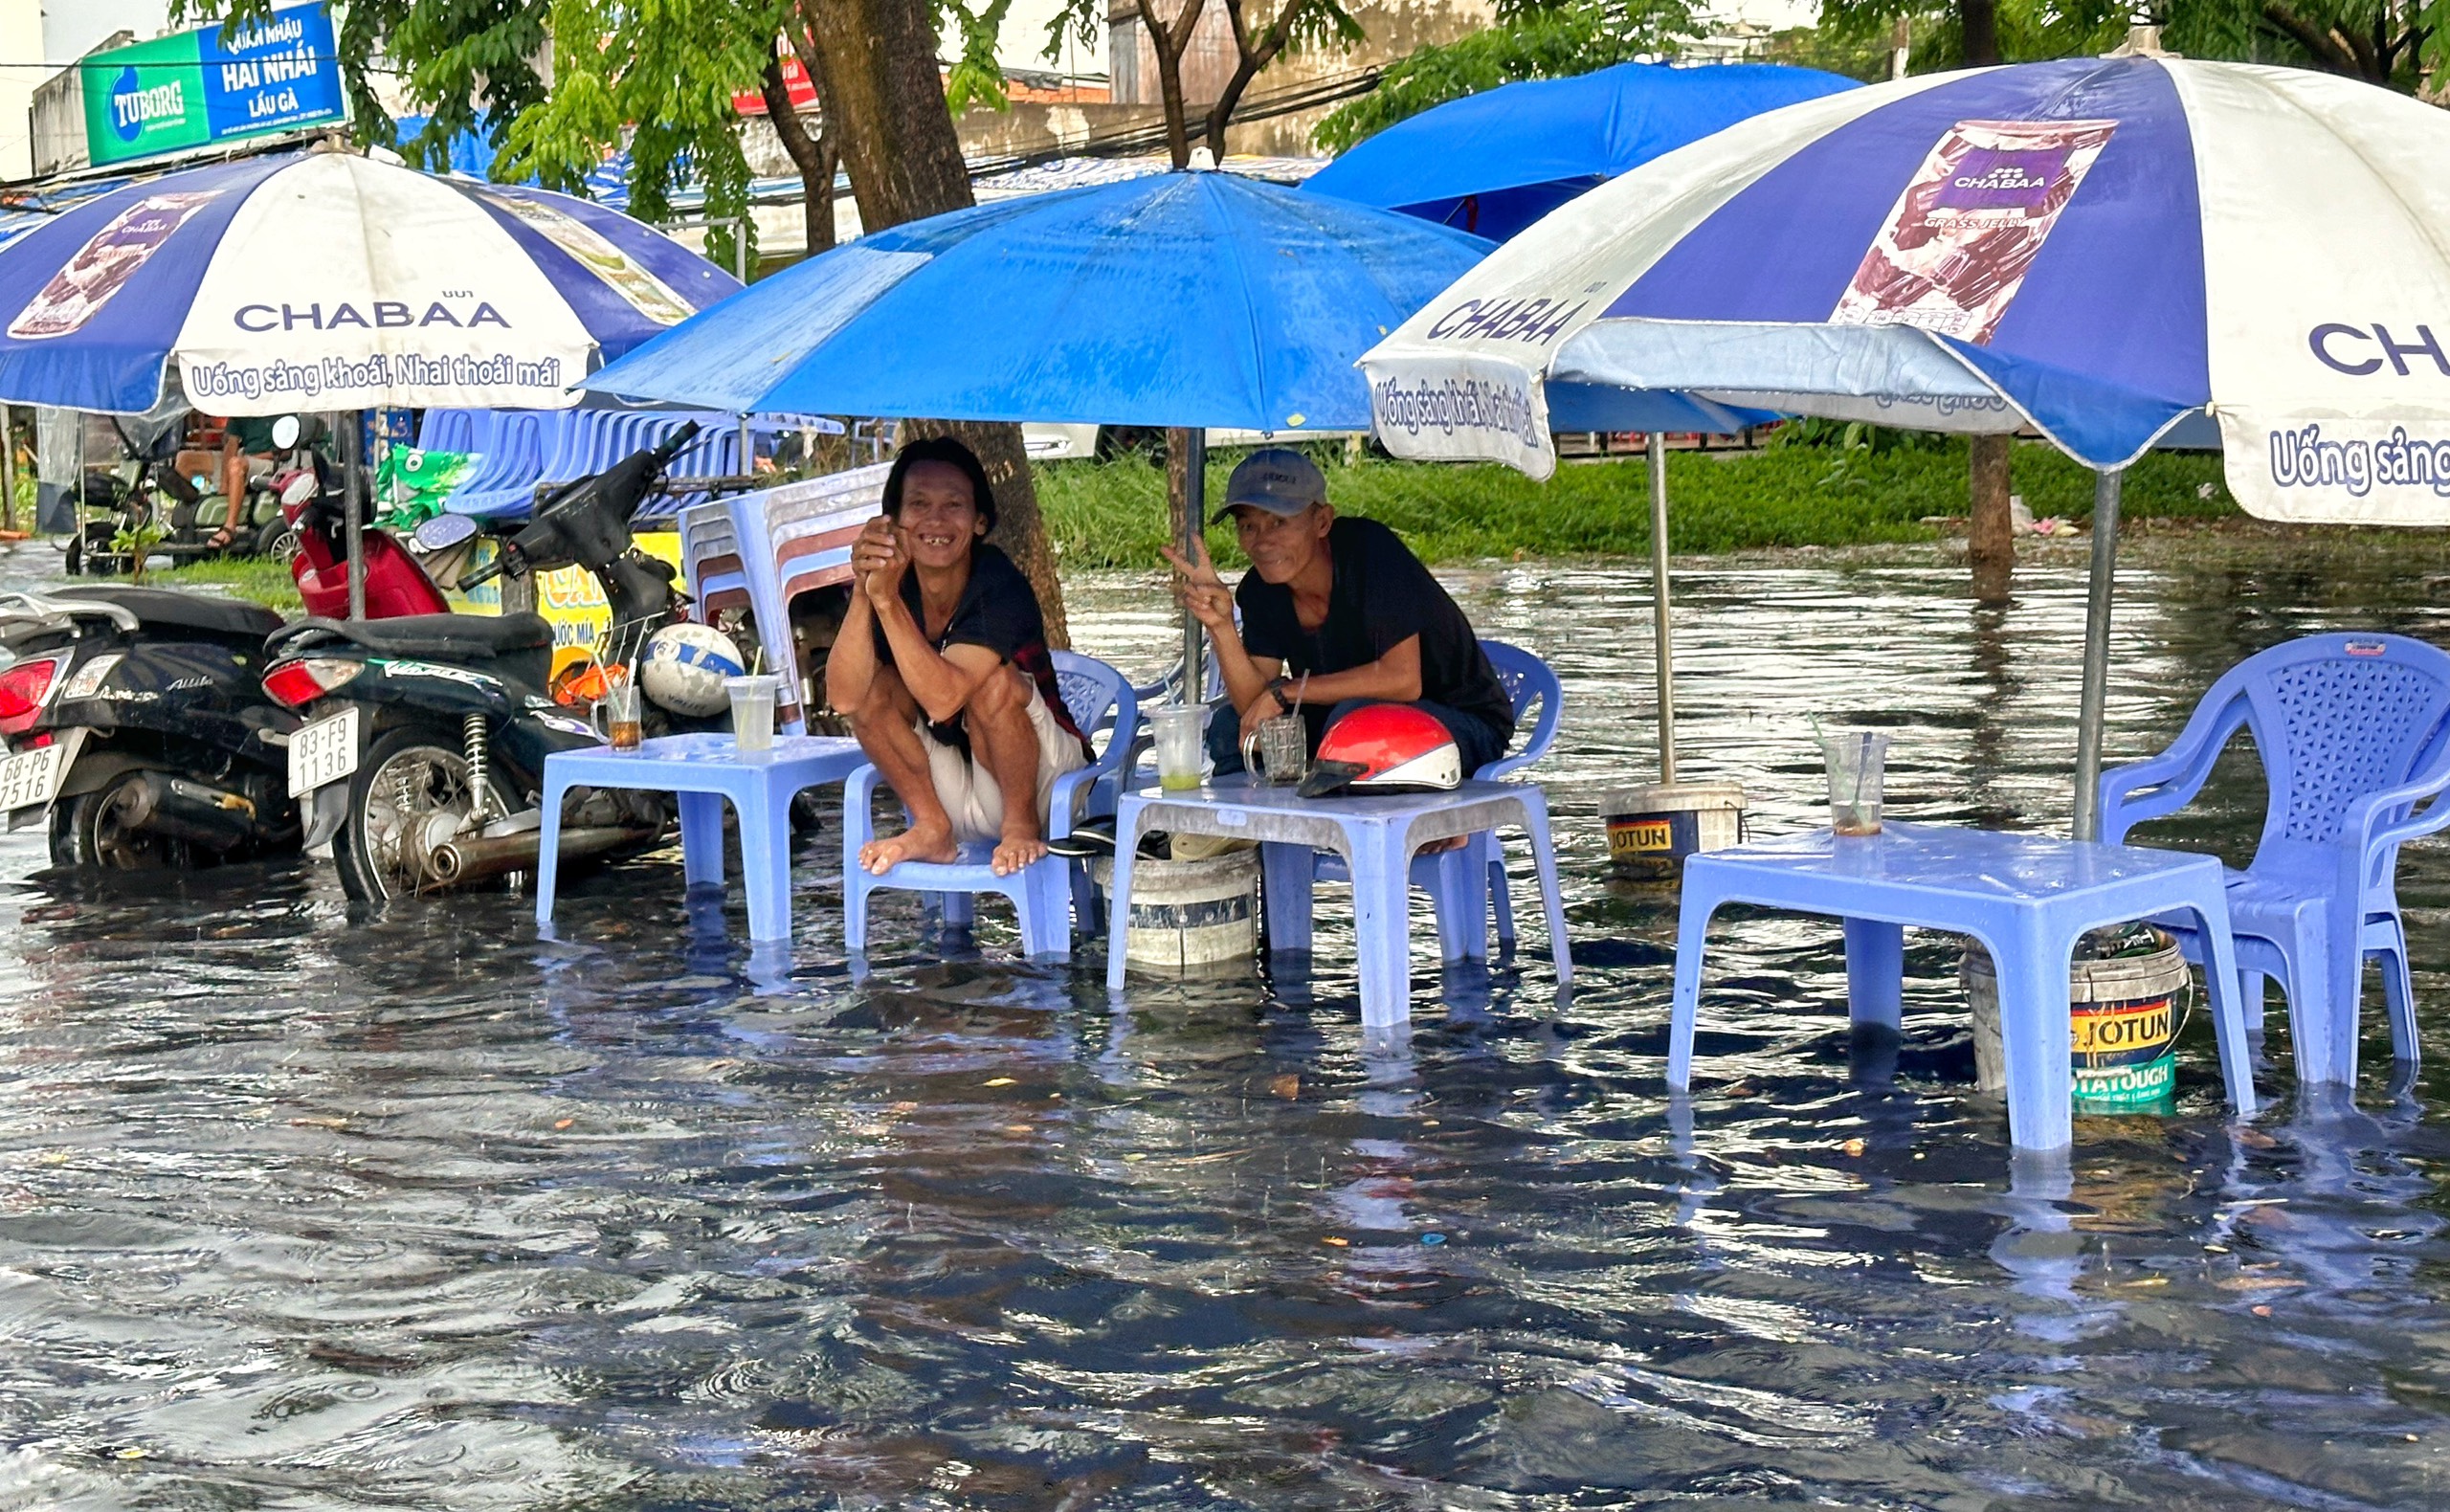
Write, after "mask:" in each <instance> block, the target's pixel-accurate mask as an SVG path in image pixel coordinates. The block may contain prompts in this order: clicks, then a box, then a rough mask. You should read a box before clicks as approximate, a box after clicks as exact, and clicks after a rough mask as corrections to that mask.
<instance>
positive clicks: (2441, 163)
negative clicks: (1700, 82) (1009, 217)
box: [1363, 52, 2450, 833]
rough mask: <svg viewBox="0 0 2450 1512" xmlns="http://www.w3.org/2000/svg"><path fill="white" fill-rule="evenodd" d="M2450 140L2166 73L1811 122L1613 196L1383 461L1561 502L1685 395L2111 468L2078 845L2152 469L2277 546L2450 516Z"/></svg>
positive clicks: (1551, 247) (1380, 398)
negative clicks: (2192, 474) (2268, 531)
mask: <svg viewBox="0 0 2450 1512" xmlns="http://www.w3.org/2000/svg"><path fill="white" fill-rule="evenodd" d="M2444 228H2450V114H2445V113H2444V112H2442V111H2440V110H2438V109H2435V108H2434V107H2432V106H2430V105H2425V104H2421V103H2419V102H2417V100H2410V99H2408V98H2406V97H2404V96H2400V95H2395V94H2393V93H2391V92H2389V91H2387V90H2383V89H2379V88H2375V87H2373V86H2372V85H2369V84H2362V83H2357V82H2354V81H2352V80H2349V79H2345V78H2336V77H2334V76H2331V75H2328V74H2317V73H2310V72H2306V71H2303V70H2297V69H2285V68H2271V67H2263V66H2257V65H2250V64H2240V63H2208V62H2194V61H2189V60H2183V59H2179V58H2173V57H2168V56H2161V55H2158V54H2157V53H2150V52H2148V53H2147V54H2145V55H2143V56H2136V55H2133V54H2127V55H2125V56H2111V57H2106V58H2096V59H2073V60H2067V61H2062V62H2054V63H2031V64H2023V65H2019V66H2015V67H2008V68H1998V69H1987V70H1972V71H1967V72H1963V73H1954V74H1940V75H1932V76H1927V77H1924V78H1910V79H1902V80H1898V81H1896V82H1892V83H1887V84H1877V85H1873V86H1870V87H1868V88H1864V89H1860V90H1850V91H1847V92H1845V93H1843V94H1838V95H1832V96H1829V97H1827V98H1825V99H1820V100H1811V101H1807V102H1805V103H1802V104H1796V105H1791V106H1788V107H1786V108H1785V109H1782V110H1776V111H1772V112H1770V113H1768V114H1765V115H1761V116H1756V117H1754V118H1752V119H1751V120H1749V121H1746V122H1741V123H1739V124H1737V125H1735V126H1732V127H1729V128H1728V129H1727V130H1726V131H1723V132H1720V133H1719V134H1718V135H1716V136H1713V137H1709V138H1706V139H1704V140H1703V141H1701V142H1697V143H1695V144H1693V145H1690V146H1687V147H1683V148H1681V149H1679V150H1678V151H1675V152H1671V153H1669V154H1667V155H1666V156H1664V157H1660V158H1658V159H1655V160H1654V161H1652V162H1650V163H1648V164H1646V165H1644V166H1643V167H1638V168H1636V169H1635V170H1634V171H1632V172H1631V173H1628V174H1626V175H1625V176H1624V177H1622V178H1619V179H1615V180H1613V181H1612V182H1610V183H1608V184H1606V185H1604V186H1602V187H1601V188H1599V189H1594V190H1593V191H1592V192H1591V193H1589V194H1587V195H1585V196H1583V197H1582V198H1581V199H1578V200H1576V201H1574V202H1573V203H1572V204H1570V205H1568V206H1566V207H1565V208H1563V209H1562V210H1559V211H1556V212H1555V213H1554V214H1551V215H1549V216H1548V218H1547V219H1545V220H1543V221H1541V222H1540V223H1539V224H1538V225H1536V226H1534V227H1532V228H1531V229H1530V230H1529V231H1526V232H1525V233H1523V234H1522V235H1520V236H1518V237H1516V238H1515V239H1514V240H1512V241H1510V242H1508V243H1506V244H1505V245H1504V246H1503V247H1501V248H1500V249H1499V250H1498V251H1497V252H1495V253H1494V254H1492V255H1491V256H1489V257H1488V258H1487V260H1486V261H1484V262H1482V263H1481V265H1480V266H1479V267H1477V268H1475V269H1474V270H1473V271H1472V272H1471V273H1469V274H1467V275H1466V276H1464V277H1463V278H1461V279H1459V280H1458V281H1457V282H1456V283H1455V285H1454V286H1453V287H1451V288H1449V289H1448V290H1446V292H1444V293H1443V294H1441V295H1439V296H1438V297H1437V298H1436V299H1434V300H1430V301H1429V303H1428V304H1427V305H1425V306H1424V307H1423V308H1422V309H1421V311H1420V312H1419V313H1418V314H1417V315H1415V316H1414V317H1413V318H1412V319H1411V320H1410V321H1408V322H1405V323H1404V325H1403V327H1402V328H1401V329H1399V330H1397V331H1396V332H1395V333H1394V334H1393V335H1392V336H1391V337H1390V338H1389V339H1388V340H1386V341H1385V342H1382V343H1380V344H1379V345H1377V346H1376V347H1374V348H1372V349H1371V350H1370V353H1369V354H1368V355H1367V356H1366V357H1365V358H1364V359H1363V366H1364V367H1365V368H1366V369H1367V371H1368V373H1369V376H1370V386H1371V400H1372V406H1373V419H1374V423H1375V425H1376V428H1377V432H1378V434H1379V436H1380V437H1381V439H1382V440H1383V441H1384V442H1385V443H1386V445H1387V446H1388V447H1389V449H1391V450H1392V451H1393V452H1395V453H1397V454H1399V455H1402V456H1423V457H1487V458H1493V459H1496V460H1501V461H1505V462H1509V463H1511V464H1513V465H1515V466H1517V467H1519V468H1522V469H1523V470H1524V471H1526V472H1528V473H1531V474H1533V475H1535V476H1540V477H1545V476H1547V475H1548V472H1549V471H1550V470H1551V469H1552V468H1553V467H1554V466H1555V452H1554V450H1553V448H1552V446H1551V444H1550V441H1549V432H1550V430H1551V428H1552V426H1553V427H1554V428H1555V429H1560V430H1619V429H1631V428H1633V427H1634V426H1637V425H1639V424H1641V421H1640V420H1639V419H1638V418H1637V416H1638V415H1639V414H1641V413H1642V412H1643V411H1646V410H1647V409H1648V408H1649V407H1650V406H1651V405H1652V404H1654V403H1655V402H1656V399H1657V397H1658V396H1659V395H1660V394H1662V393H1678V394H1684V395H1689V396H1694V397H1699V398H1706V399H1709V400H1714V401H1716V402H1718V403H1721V404H1726V405H1733V406H1743V407H1748V408H1757V409H1763V410H1775V411H1786V412H1789V413H1802V414H1817V415H1827V416H1832V417H1836V418H1841V419H1848V420H1869V421H1875V422H1878V423H1880V424H1883V425H1893V426H1900V427H1904V428H1908V429H1921V430H1933V431H1952V432H1959V433H1966V434H1986V433H1987V434H1998V433H2002V432H2015V431H2017V430H2021V429H2023V428H2025V427H2027V426H2031V427H2033V428H2034V429H2036V430H2038V432H2039V433H2040V434H2042V435H2043V436H2045V437H2047V438H2048V439H2049V440H2050V441H2051V442H2053V443H2055V444H2056V445H2057V446H2059V447H2060V449H2061V450H2062V451H2064V452H2066V453H2067V454H2068V455H2070V456H2074V457H2076V458H2078V459H2079V460H2081V461H2083V462H2084V463H2085V464H2086V465H2088V466H2090V467H2093V468H2095V469H2097V470H2098V471H2100V472H2101V473H2102V474H2103V476H2104V479H2105V483H2104V487H2103V489H2102V491H2101V493H2102V501H2103V503H2104V505H2105V509H2104V510H2103V511H2102V514H2101V519H2102V520H2103V521H2104V522H2105V523H2106V524H2108V525H2110V526H2111V528H2110V529H2105V530H2102V531H2100V532H2097V540H2096V543H2095V550H2094V573H2095V577H2094V591H2093V611H2092V614H2091V616H2090V621H2089V623H2088V625H2087V634H2086V647H2085V655H2086V667H2085V672H2086V677H2085V690H2084V709H2083V724H2082V726H2081V730H2080V735H2079V759H2078V789H2077V805H2078V808H2077V814H2078V818H2077V824H2078V830H2079V833H2084V832H2085V830H2086V829H2087V826H2088V821H2089V817H2090V813H2089V811H2090V808H2091V802H2090V800H2091V796H2092V794H2091V787H2092V778H2093V770H2094V768H2095V767H2097V766H2098V759H2099V754H2098V753H2099V748H2100V739H2101V708H2102V698H2103V686H2104V681H2105V678H2106V658H2107V636H2108V602H2109V595H2108V583H2109V575H2110V567H2111V557H2110V543H2111V541H2112V540H2113V539H2114V534H2115V530H2114V526H2115V521H2116V506H2117V477H2118V474H2119V472H2120V470H2122V469H2124V468H2125V467H2126V466H2127V464H2128V463H2130V462H2132V461H2133V460H2134V459H2135V458H2136V457H2137V456H2141V455H2142V454H2143V453H2144V452H2145V451H2146V450H2147V449H2149V448H2150V447H2151V446H2153V445H2155V444H2165V443H2167V442H2169V441H2171V440H2173V439H2176V438H2178V437H2181V436H2183V437H2184V438H2185V439H2186V440H2187V441H2189V442H2190V443H2193V444H2214V443H2216V444H2218V445H2220V446H2221V448H2222V449H2223V452H2224V454H2225V457H2224V460H2225V467H2226V472H2227V477H2228V482H2229V488H2230V491H2231V492H2232V493H2233V494H2234V495H2235V496H2236V497H2237V499H2238V502H2239V503H2241V504H2243V505H2244V506H2245V508H2246V509H2247V510H2248V511H2249V512H2250V513H2253V514H2255V515H2258V516H2261V517H2262V518H2265V519H2272V520H2295V521H2338V522H2356V523H2399V524H2442V523H2450V232H2445V229H2444Z"/></svg>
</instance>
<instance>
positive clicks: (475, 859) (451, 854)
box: [426, 824, 655, 887]
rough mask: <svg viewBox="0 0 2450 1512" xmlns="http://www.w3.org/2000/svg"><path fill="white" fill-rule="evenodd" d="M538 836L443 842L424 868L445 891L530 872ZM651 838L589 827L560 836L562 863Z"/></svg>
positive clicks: (648, 834) (611, 827)
mask: <svg viewBox="0 0 2450 1512" xmlns="http://www.w3.org/2000/svg"><path fill="white" fill-rule="evenodd" d="M540 835H541V832H539V831H536V830H523V831H522V832H520V833H519V834H501V835H495V836H492V837H490V838H488V837H486V836H483V835H470V836H468V837H466V838H464V839H457V840H446V841H444V842H443V843H442V844H440V845H437V846H435V847H434V854H433V856H430V857H428V858H427V862H426V867H427V870H428V871H429V872H431V873H432V874H433V877H434V880H435V881H436V882H438V883H440V884H441V885H442V886H445V887H461V886H465V885H466V884H468V883H470V882H477V881H482V880H484V879H485V878H489V877H500V876H501V875H502V874H503V873H505V872H532V871H534V870H535V869H536V856H537V850H538V846H539V843H540ZM653 838H655V832H653V831H651V830H634V829H630V828H628V827H626V826H623V825H617V824H604V825H591V826H589V827H587V828H584V829H577V830H564V831H563V832H562V847H561V849H562V859H563V860H564V861H583V860H586V859H588V858H589V857H590V856H601V855H603V854H604V853H605V852H607V851H610V850H614V849H617V848H618V847H620V846H624V845H630V844H633V843H635V842H637V841H641V840H651V839H653Z"/></svg>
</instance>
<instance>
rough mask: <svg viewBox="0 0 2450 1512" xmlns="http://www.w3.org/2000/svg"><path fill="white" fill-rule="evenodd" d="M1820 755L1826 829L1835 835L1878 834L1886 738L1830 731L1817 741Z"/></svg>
mask: <svg viewBox="0 0 2450 1512" xmlns="http://www.w3.org/2000/svg"><path fill="white" fill-rule="evenodd" d="M1820 753H1821V756H1822V758H1823V759H1824V760H1826V761H1827V762H1828V764H1829V828H1830V829H1831V830H1832V831H1833V832H1835V833H1836V834H1880V797H1881V783H1882V777H1883V773H1882V767H1883V766H1884V765H1885V764H1886V762H1887V759H1888V736H1887V735H1886V734H1885V733H1883V732H1882V731H1880V730H1832V731H1830V732H1829V733H1828V734H1826V735H1823V736H1821V737H1820Z"/></svg>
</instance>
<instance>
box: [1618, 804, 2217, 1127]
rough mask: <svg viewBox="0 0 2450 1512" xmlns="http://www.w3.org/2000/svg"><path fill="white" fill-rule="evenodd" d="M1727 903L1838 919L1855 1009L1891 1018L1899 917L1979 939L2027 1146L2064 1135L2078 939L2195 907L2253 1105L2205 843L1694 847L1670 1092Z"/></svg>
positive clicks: (1845, 842) (2011, 840) (1827, 838)
mask: <svg viewBox="0 0 2450 1512" xmlns="http://www.w3.org/2000/svg"><path fill="white" fill-rule="evenodd" d="M1726 903H1758V904H1762V905H1765V906H1768V907H1771V908H1791V909H1793V910H1795V911H1797V912H1799V913H1812V914H1820V915H1824V916H1826V917H1831V918H1836V919H1840V920H1843V921H1844V922H1845V931H1846V999H1847V1005H1848V1009H1849V1012H1850V1014H1851V1016H1852V1018H1853V1019H1854V1021H1855V1022H1856V1023H1858V1024H1881V1025H1885V1026H1886V1027H1888V1028H1889V1029H1891V1030H1894V1029H1896V1028H1897V1027H1898V1024H1899V1018H1900V1012H1901V1006H1902V999H1903V993H1904V950H1905V945H1904V933H1905V931H1904V926H1905V925H1907V924H1912V925H1915V926H1916V927H1918V928H1925V929H1946V930H1949V931H1950V932H1952V933H1955V934H1963V935H1971V936H1972V937H1973V938H1974V939H1976V940H1979V941H1980V942H1981V943H1982V945H1983V947H1984V948H1985V949H1987V950H1989V951H1990V952H1991V960H1992V963H1993V967H1995V968H1996V971H1997V976H1998V982H1999V1034H2000V1043H2001V1049H2002V1051H2003V1053H2004V1057H2005V1059H2006V1061H2007V1073H2008V1133H2009V1138H2010V1140H2011V1141H2012V1142H2013V1143H2014V1144H2015V1145H2016V1147H2017V1148H2019V1149H2029V1150H2037V1151H2053V1150H2060V1149H2064V1148H2066V1147H2067V1145H2068V1143H2069V1140H2070V1138H2071V1126H2070V1117H2069V1112H2068V1098H2069V1096H2070V1095H2071V1093H2072V1092H2073V1079H2074V1078H2073V1077H2072V1076H2071V1074H2070V1073H2069V1071H2068V1053H2069V1050H2070V1048H2071V1038H2072V1035H2071V1028H2070V1012H2069V1007H2068V973H2069V970H2070V967H2071V965H2072V963H2073V960H2074V956H2075V947H2076V942H2077V940H2078V939H2079V938H2081V937H2082V936H2083V934H2084V933H2085V932H2086V931H2087V930H2092V929H2099V928H2102V927H2103V926H2105V925H2107V924H2117V923H2127V921H2129V920H2135V919H2143V918H2147V917H2149V916H2150V915H2153V914H2163V913H2174V912H2186V913H2192V914H2194V916H2195V917H2196V918H2197V919H2199V920H2201V921H2202V926H2203V939H2204V942H2205V945H2204V954H2205V956H2206V961H2205V968H2204V973H2203V976H2204V985H2205V987H2206V988H2207V989H2209V995H2210V997H2211V1000H2212V1017H2213V1027H2214V1031H2215V1033H2216V1035H2217V1036H2218V1039H2219V1042H2220V1074H2221V1077H2222V1078H2223V1079H2224V1080H2226V1082H2227V1083H2228V1090H2229V1101H2230V1103H2231V1104H2232V1105H2233V1106H2235V1107H2236V1108H2237V1110H2238V1116H2239V1117H2244V1116H2245V1115H2247V1114H2250V1113H2252V1112H2253V1111H2254V1110H2255V1090H2254V1077H2253V1073H2252V1071H2251V1070H2250V1068H2249V1064H2248V1060H2247V1054H2246V1027H2245V1018H2244V1014H2243V1012H2242V1011H2241V1009H2240V1007H2239V1004H2238V970H2237V960H2236V956H2235V954H2234V952H2233V949H2232V946H2231V944H2230V939H2229V904H2228V898H2227V888H2226V884H2225V882H2224V880H2223V878H2222V876H2221V872H2220V863H2219V861H2218V860H2216V858H2214V857H2212V856H2189V855H2185V854H2182V853H2180V852H2176V851H2152V850H2146V849H2143V848H2141V847H2137V846H2127V845H2098V844H2093V843H2090V842H2086V841H2078V840H2062V839H2059V838H2056V837H2054V836H2050V835H2041V834H2001V833H1999V832H1997V831H1993V830H1963V829H1956V828H1953V827H1951V826H1948V825H1934V824H1903V823H1898V822H1896V821H1891V822H1889V823H1888V824H1886V825H1883V826H1882V829H1881V832H1880V833H1879V834H1869V835H1860V836H1844V837H1840V836H1837V835H1833V834H1831V833H1830V832H1829V831H1827V830H1815V831H1814V832H1812V833H1810V834H1796V835H1788V836H1784V837H1782V838H1779V839H1775V840H1765V841H1762V842H1760V843H1758V844H1754V845H1741V846H1737V847H1736V848H1734V849H1733V850H1726V851H1707V852H1704V853H1703V854H1701V855H1699V856H1693V857H1691V858H1690V859H1688V860H1686V861H1685V863H1684V880H1683V907H1682V915H1681V917H1680V920H1679V923H1678V927H1677V936H1676V1008H1675V1016H1674V1020H1673V1023H1672V1025H1671V1028H1670V1032H1669V1040H1668V1051H1667V1084H1668V1086H1669V1087H1671V1088H1673V1089H1676V1090H1679V1091H1682V1089H1683V1088H1685V1087H1686V1086H1687V1085H1689V1084H1690V1081H1691V1078H1692V1068H1693V1019H1694V1013H1695V1011H1696V1009H1697V1008H1698V1007H1699V1004H1700V1001H1701V995H1702V958H1703V952H1704V948H1705V947H1706V943H1707V939H1708V935H1709V927H1710V916H1711V915H1712V914H1713V913H1715V912H1716V911H1717V910H1718V909H1719V908H1720V907H1721V906H1722V905H1723V904H1726Z"/></svg>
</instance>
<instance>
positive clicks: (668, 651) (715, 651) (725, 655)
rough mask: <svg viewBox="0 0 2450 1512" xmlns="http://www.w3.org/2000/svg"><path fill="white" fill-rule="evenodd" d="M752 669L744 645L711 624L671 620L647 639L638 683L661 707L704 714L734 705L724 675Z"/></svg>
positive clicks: (733, 675) (691, 715)
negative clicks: (742, 661) (745, 663)
mask: <svg viewBox="0 0 2450 1512" xmlns="http://www.w3.org/2000/svg"><path fill="white" fill-rule="evenodd" d="M747 670H748V669H747V668H746V667H744V666H742V665H741V664H740V648H739V647H737V646H734V645H733V644H732V642H731V637H730V636H729V635H726V634H724V633H723V632H722V631H720V630H717V629H715V628H714V627H713V626H712V625H666V626H664V627H663V628H662V629H661V630H658V631H657V632H656V633H655V634H654V635H653V636H652V637H651V638H650V639H649V640H648V641H647V654H646V656H645V657H644V659H643V663H642V665H641V668H640V670H639V673H638V687H639V688H640V689H641V690H642V691H643V692H645V694H646V696H647V697H648V698H650V699H653V700H655V701H656V703H657V705H658V706H660V707H662V708H666V709H670V710H671V711H672V712H673V713H675V714H679V715H685V716H687V717H689V718H692V719H703V718H705V717H706V716H707V715H710V714H720V713H722V712H723V711H724V709H725V708H727V707H729V706H730V702H731V695H730V694H728V693H726V692H725V691H724V678H737V677H739V676H741V675H742V674H744V673H746V671H747Z"/></svg>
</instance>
